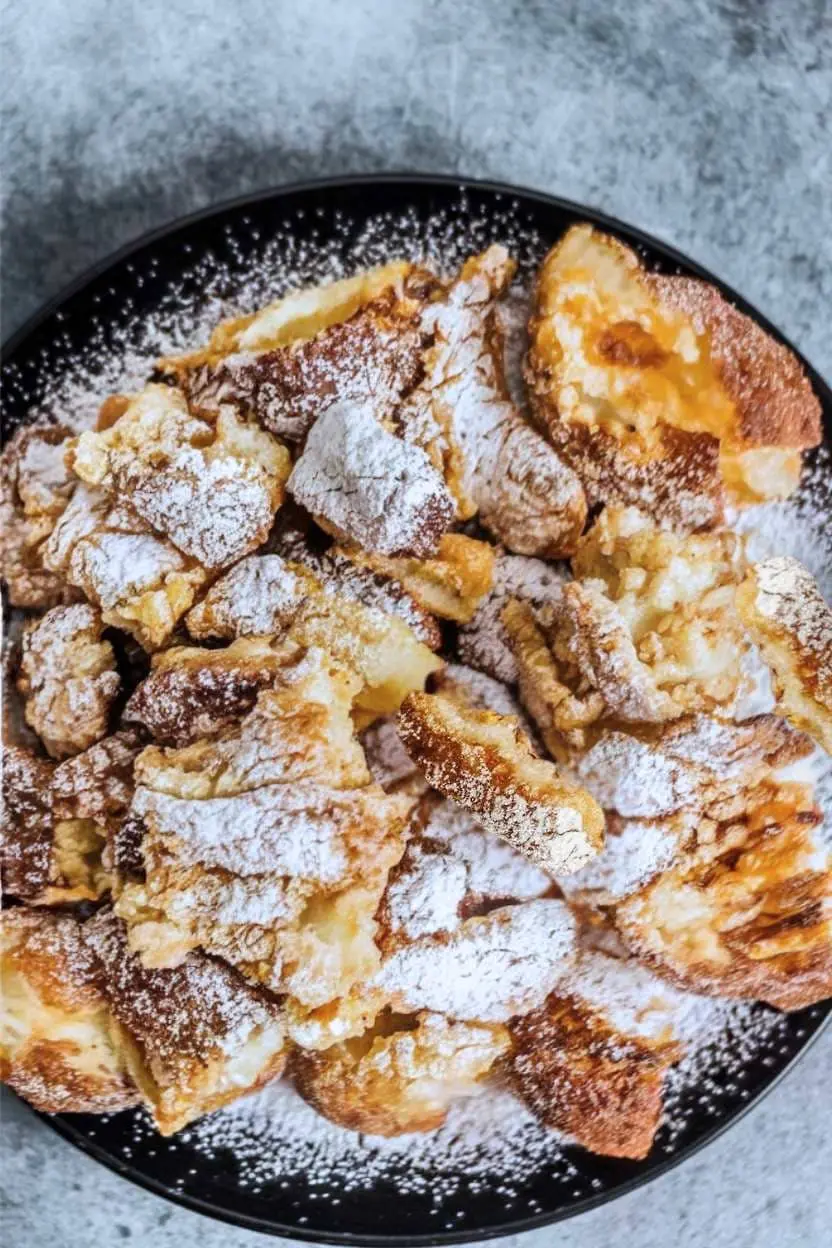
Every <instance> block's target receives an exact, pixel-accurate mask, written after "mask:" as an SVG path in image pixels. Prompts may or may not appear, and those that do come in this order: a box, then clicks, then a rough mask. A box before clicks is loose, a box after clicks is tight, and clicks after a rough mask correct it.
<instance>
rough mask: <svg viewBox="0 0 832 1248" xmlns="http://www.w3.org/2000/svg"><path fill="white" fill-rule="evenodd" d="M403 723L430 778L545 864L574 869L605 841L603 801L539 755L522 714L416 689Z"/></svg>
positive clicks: (556, 869)
mask: <svg viewBox="0 0 832 1248" xmlns="http://www.w3.org/2000/svg"><path fill="white" fill-rule="evenodd" d="M398 722H399V731H400V733H401V737H402V741H403V742H404V744H405V747H406V748H407V750H408V753H409V754H410V755H411V756H412V757H413V759H414V760H415V761H416V762H417V763H418V765H419V767H420V768H421V769H422V771H423V772H424V774H425V776H426V778H427V780H428V782H429V783H430V784H431V785H432V786H433V787H434V788H436V789H438V790H439V792H440V793H442V794H443V795H444V796H445V797H450V798H451V799H452V800H453V801H455V802H458V803H459V805H460V806H463V807H464V808H465V809H466V810H470V811H472V812H474V813H475V814H478V815H479V816H480V818H481V819H482V820H483V823H484V824H485V825H486V826H487V827H489V828H490V830H492V831H494V832H496V833H497V835H498V836H502V837H504V838H505V839H506V840H507V841H508V842H509V843H510V844H512V845H514V847H515V848H516V849H518V850H520V852H521V853H524V854H526V855H527V856H528V857H529V858H531V859H532V861H534V862H537V863H538V865H540V866H542V867H543V868H544V869H545V870H549V871H552V872H560V873H562V874H569V872H570V871H575V870H577V869H578V868H579V867H580V866H582V865H583V863H585V862H587V861H588V860H589V859H590V858H591V857H593V856H594V855H595V854H596V853H597V852H598V850H599V849H600V848H601V845H602V844H603V839H604V837H603V829H604V816H603V812H602V811H601V808H600V807H599V806H598V805H597V803H596V802H595V801H594V799H593V798H591V797H590V796H589V794H588V793H586V792H584V790H582V789H579V788H577V787H576V786H573V785H570V784H568V783H567V782H566V781H564V780H562V779H561V777H560V776H559V774H558V772H557V769H556V768H555V766H554V765H553V764H552V763H548V762H544V761H543V760H541V759H539V758H536V757H535V756H534V754H533V753H532V750H531V746H530V743H529V741H528V739H527V738H526V737H525V736H524V735H523V733H522V732H521V731H520V728H519V726H518V723H517V720H516V719H514V718H512V717H509V716H505V715H496V714H494V713H493V712H490V711H478V710H474V709H472V708H470V707H463V706H460V705H458V704H455V703H452V702H450V701H448V699H446V698H443V697H441V696H439V695H433V694H425V693H414V694H411V695H410V696H409V697H408V698H406V699H405V702H404V704H403V706H402V710H401V712H400V714H399V721H398Z"/></svg>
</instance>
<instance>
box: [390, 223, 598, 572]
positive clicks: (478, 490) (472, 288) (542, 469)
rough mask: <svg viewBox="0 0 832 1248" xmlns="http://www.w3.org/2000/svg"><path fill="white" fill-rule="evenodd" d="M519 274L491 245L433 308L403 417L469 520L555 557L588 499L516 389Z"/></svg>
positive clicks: (579, 524)
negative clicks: (509, 318)
mask: <svg viewBox="0 0 832 1248" xmlns="http://www.w3.org/2000/svg"><path fill="white" fill-rule="evenodd" d="M514 269H515V265H514V262H513V261H512V260H511V259H510V258H509V255H508V252H507V251H506V249H505V248H504V247H500V246H497V245H495V246H492V247H489V248H488V250H487V251H485V252H483V253H482V255H479V256H472V257H471V258H470V259H469V260H468V261H467V262H466V263H465V265H464V266H463V268H462V270H461V271H460V274H459V276H458V277H457V278H456V280H455V281H454V282H453V283H452V284H451V285H450V287H449V288H448V290H447V291H446V292H445V294H444V295H443V296H442V297H441V298H438V299H435V300H434V301H433V302H431V303H429V304H428V306H427V308H426V309H425V313H424V316H423V326H424V329H425V331H426V332H427V333H428V334H429V337H430V346H429V347H428V348H427V350H426V351H425V355H424V372H425V375H424V378H423V379H422V381H421V382H420V384H419V385H418V386H417V387H416V388H415V390H414V391H413V392H412V393H411V394H410V395H409V397H408V398H407V400H406V401H405V403H404V404H403V405H402V407H401V408H400V409H399V411H398V412H397V413H396V414H395V417H394V421H395V423H396V424H397V425H398V426H399V427H400V428H401V429H402V431H403V434H404V436H405V437H406V438H408V439H410V440H412V441H415V442H417V443H418V444H419V445H422V446H424V447H425V449H427V450H428V451H429V453H430V455H431V458H432V459H433V461H434V463H437V464H441V466H442V468H443V472H444V475H445V478H446V480H447V481H448V483H449V485H450V487H451V489H452V491H453V493H454V496H455V498H456V501H457V507H458V513H459V516H460V518H462V519H467V518H469V517H471V516H473V515H475V514H477V513H479V517H480V520H481V522H482V523H483V524H484V525H485V527H486V528H487V529H489V530H490V532H491V533H493V534H494V536H495V537H496V538H497V540H498V541H500V542H502V543H503V544H504V545H505V546H506V547H507V548H508V549H509V550H511V551H514V552H515V553H517V554H525V555H544V556H547V557H549V558H556V557H560V556H563V555H565V554H569V553H570V552H571V551H572V549H573V548H574V544H575V540H576V539H577V537H578V535H579V534H580V532H581V529H582V528H583V526H584V521H585V520H586V500H585V498H584V492H583V489H582V487H581V484H580V481H579V480H578V478H577V476H576V475H575V473H574V472H573V471H572V469H571V468H569V467H568V466H567V464H566V463H565V462H564V461H563V460H561V459H560V457H559V456H558V454H557V452H556V451H555V450H554V449H553V448H552V447H551V446H550V445H549V444H548V443H547V442H546V441H545V439H544V438H543V437H541V435H540V434H539V433H538V431H537V430H536V429H534V428H533V427H532V425H530V424H529V423H528V422H527V421H526V420H525V418H524V416H523V414H522V413H521V411H520V410H519V409H518V408H517V406H516V405H515V404H514V402H513V400H512V398H511V396H510V395H509V392H508V388H507V385H506V381H505V376H504V371H503V341H502V335H501V332H500V325H499V321H498V317H497V313H496V307H497V305H496V300H497V298H498V297H499V296H500V295H502V294H503V293H504V292H505V290H506V289H507V287H508V285H509V283H510V282H511V278H512V276H513V274H514Z"/></svg>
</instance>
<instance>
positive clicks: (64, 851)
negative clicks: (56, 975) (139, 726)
mask: <svg viewBox="0 0 832 1248" xmlns="http://www.w3.org/2000/svg"><path fill="white" fill-rule="evenodd" d="M139 749H140V743H139V741H138V739H137V738H136V737H135V736H134V735H132V734H130V733H126V732H125V733H118V734H116V735H115V736H113V737H108V738H106V739H105V740H104V741H100V742H98V743H97V744H96V745H93V746H91V747H90V749H88V750H86V751H84V753H82V754H78V755H76V756H75V758H71V759H66V760H65V761H64V762H63V763H59V764H57V765H55V764H52V763H49V762H47V761H46V760H44V759H40V758H37V757H36V756H35V755H34V754H32V753H31V752H30V751H28V750H26V749H24V748H22V747H20V746H12V747H7V748H6V750H5V752H4V758H3V764H4V765H3V799H4V828H3V851H2V868H3V890H4V892H5V893H6V894H7V895H10V896H13V897H16V898H18V899H19V900H21V901H27V902H29V903H30V904H32V905H61V904H65V903H69V902H73V901H85V900H96V899H97V898H99V897H101V896H102V895H103V893H105V892H106V891H107V889H108V888H109V886H110V877H109V871H108V869H107V867H106V866H105V863H104V861H103V855H104V843H105V839H106V837H107V835H108V832H109V833H110V834H114V832H115V830H116V828H117V826H118V823H119V821H120V819H121V818H122V816H123V815H124V812H125V810H126V808H127V804H128V802H129V800H130V797H131V795H132V792H133V763H134V760H135V758H136V755H137V754H138V752H139Z"/></svg>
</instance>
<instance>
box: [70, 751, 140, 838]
mask: <svg viewBox="0 0 832 1248" xmlns="http://www.w3.org/2000/svg"><path fill="white" fill-rule="evenodd" d="M143 744H144V742H143V738H142V735H141V733H140V732H138V731H136V730H133V729H125V730H123V731H121V732H116V733H114V734H113V735H112V736H111V737H105V738H104V740H103V741H98V742H97V743H96V744H95V745H91V746H90V748H89V749H88V750H84V752H83V754H76V756H75V757H74V758H67V759H65V760H64V762H62V763H59V764H58V766H57V767H56V768H55V770H54V772H53V775H52V781H53V783H52V791H53V795H54V808H55V817H56V818H57V819H92V820H94V821H95V822H96V823H100V824H102V825H108V824H112V823H113V822H114V821H118V820H119V819H120V818H121V816H122V815H124V813H125V811H126V810H127V807H128V806H129V804H130V799H131V798H132V796H133V764H134V763H135V761H136V758H137V757H138V755H139V754H140V752H141V750H142V748H143Z"/></svg>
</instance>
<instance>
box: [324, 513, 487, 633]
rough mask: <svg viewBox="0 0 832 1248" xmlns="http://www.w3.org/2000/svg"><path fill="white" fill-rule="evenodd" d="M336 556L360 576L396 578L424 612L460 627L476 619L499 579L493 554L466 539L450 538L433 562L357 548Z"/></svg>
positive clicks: (484, 545)
mask: <svg viewBox="0 0 832 1248" xmlns="http://www.w3.org/2000/svg"><path fill="white" fill-rule="evenodd" d="M335 555H336V557H340V558H343V559H346V560H349V562H350V563H351V564H352V566H353V567H354V568H355V569H356V571H357V572H364V574H365V575H366V574H368V573H375V574H376V575H380V576H384V577H389V578H391V580H392V581H393V583H398V584H400V585H401V586H402V587H403V589H404V591H405V592H406V593H407V594H409V595H410V596H411V597H412V598H413V599H414V600H415V602H416V603H417V604H418V605H419V606H420V607H421V608H422V609H423V610H424V611H431V612H433V614H434V615H436V616H439V618H440V619H443V620H455V621H456V622H457V623H465V622H466V621H467V620H470V619H471V617H472V616H473V614H474V612H475V611H476V609H477V607H478V606H479V604H480V602H481V601H482V599H483V598H484V597H485V595H486V594H487V593H488V591H489V589H490V588H491V582H492V579H493V575H494V548H493V547H492V546H489V544H488V543H487V542H479V541H477V540H476V539H475V538H473V537H466V536H465V534H464V533H446V534H445V536H444V537H442V538H441V539H440V541H439V546H438V549H437V551H436V554H435V555H434V556H433V557H432V558H429V559H413V558H399V559H394V558H391V557H389V556H387V555H374V554H367V553H366V552H365V551H363V550H356V549H355V548H354V547H340V548H339V547H336V550H335Z"/></svg>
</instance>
